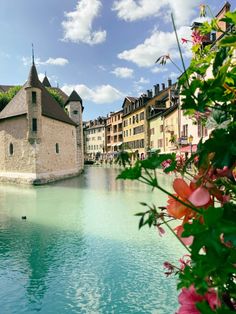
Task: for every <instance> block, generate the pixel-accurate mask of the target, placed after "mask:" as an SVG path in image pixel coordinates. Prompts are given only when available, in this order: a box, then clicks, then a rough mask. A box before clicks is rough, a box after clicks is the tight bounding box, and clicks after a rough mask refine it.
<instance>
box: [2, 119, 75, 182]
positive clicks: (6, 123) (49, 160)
mask: <svg viewBox="0 0 236 314" xmlns="http://www.w3.org/2000/svg"><path fill="white" fill-rule="evenodd" d="M27 132H28V119H27V116H26V115H22V116H19V117H14V119H6V120H2V121H1V122H0V182H13V183H25V184H45V183H48V182H52V181H56V180H60V179H64V178H68V177H72V176H76V175H78V174H79V173H80V172H81V169H79V168H78V164H77V149H76V146H77V145H76V127H75V126H73V125H70V124H67V123H64V122H61V121H57V120H54V119H50V118H47V117H44V116H42V124H41V130H40V133H41V139H40V141H38V140H35V141H34V142H32V140H31V141H29V140H28V138H27V137H28V136H27V135H28V134H27ZM10 143H12V144H13V154H10V149H9V145H10ZM56 144H58V147H57V149H58V152H57V151H56Z"/></svg>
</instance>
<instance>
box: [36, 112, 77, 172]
mask: <svg viewBox="0 0 236 314" xmlns="http://www.w3.org/2000/svg"><path fill="white" fill-rule="evenodd" d="M57 144H58V145H57ZM56 145H57V147H56ZM37 146H38V149H37V164H36V172H37V175H39V176H42V175H43V174H45V175H47V174H51V173H52V174H53V173H54V172H55V173H58V172H61V171H62V172H63V173H66V172H67V173H70V172H71V173H73V172H74V173H77V172H78V170H79V169H78V167H77V156H76V128H75V126H73V125H70V124H67V123H64V122H61V121H57V120H54V119H50V118H47V117H44V116H42V138H41V142H40V144H39V145H37Z"/></svg>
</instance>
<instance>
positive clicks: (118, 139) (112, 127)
mask: <svg viewBox="0 0 236 314" xmlns="http://www.w3.org/2000/svg"><path fill="white" fill-rule="evenodd" d="M122 116H123V110H120V111H116V112H111V113H110V114H109V116H108V117H107V120H106V153H107V158H113V157H114V156H115V155H116V154H117V152H118V151H119V149H120V147H121V145H122V142H123V136H122V131H123V130H122Z"/></svg>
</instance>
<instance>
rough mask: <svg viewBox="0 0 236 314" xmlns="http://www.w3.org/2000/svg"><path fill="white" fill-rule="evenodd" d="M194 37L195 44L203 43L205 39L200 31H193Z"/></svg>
mask: <svg viewBox="0 0 236 314" xmlns="http://www.w3.org/2000/svg"><path fill="white" fill-rule="evenodd" d="M191 36H192V39H193V44H194V45H197V44H200V45H201V44H202V42H203V40H204V39H205V36H202V35H201V34H200V33H199V31H193V32H192V35H191Z"/></svg>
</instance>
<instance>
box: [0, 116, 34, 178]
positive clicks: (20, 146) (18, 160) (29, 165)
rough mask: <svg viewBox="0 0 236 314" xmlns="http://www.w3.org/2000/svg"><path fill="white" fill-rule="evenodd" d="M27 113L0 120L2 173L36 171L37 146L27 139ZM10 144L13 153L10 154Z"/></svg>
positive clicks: (0, 166)
mask: <svg viewBox="0 0 236 314" xmlns="http://www.w3.org/2000/svg"><path fill="white" fill-rule="evenodd" d="M27 128H28V122H27V118H26V115H22V116H18V117H14V119H12V118H10V119H5V120H1V122H0V175H1V174H2V175H3V174H4V173H8V172H13V173H19V172H23V173H31V174H32V173H35V170H36V168H35V160H36V156H35V148H34V145H29V142H28V140H27ZM10 144H12V145H13V154H10Z"/></svg>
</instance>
